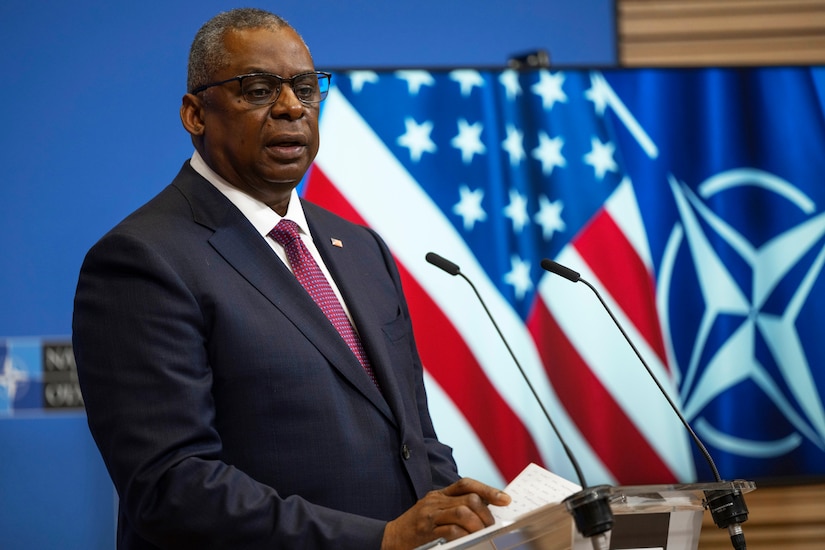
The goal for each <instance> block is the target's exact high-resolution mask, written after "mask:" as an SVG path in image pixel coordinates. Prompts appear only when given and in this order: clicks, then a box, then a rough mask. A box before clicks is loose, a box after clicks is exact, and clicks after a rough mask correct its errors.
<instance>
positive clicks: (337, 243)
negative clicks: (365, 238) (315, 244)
mask: <svg viewBox="0 0 825 550" xmlns="http://www.w3.org/2000/svg"><path fill="white" fill-rule="evenodd" d="M329 242H331V243H332V246H337V247H338V248H344V243H343V242H341V239H336V238H335V237H331V238H330V239H329Z"/></svg>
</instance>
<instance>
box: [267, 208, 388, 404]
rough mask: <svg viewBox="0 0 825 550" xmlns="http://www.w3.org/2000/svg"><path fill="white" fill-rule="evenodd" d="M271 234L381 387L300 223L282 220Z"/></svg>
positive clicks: (305, 285)
mask: <svg viewBox="0 0 825 550" xmlns="http://www.w3.org/2000/svg"><path fill="white" fill-rule="evenodd" d="M269 236H270V237H272V238H273V239H275V242H277V243H279V244H281V245H282V246H283V247H284V251H286V257H287V259H288V260H289V265H290V266H291V267H292V272H293V273H294V274H295V277H296V278H297V279H298V282H300V283H301V285H303V287H304V288H305V289H306V291H307V292H308V293H309V295H310V296H311V297H312V299H313V300H315V303H316V304H318V307H320V308H321V311H323V312H324V314H325V315H326V316H327V318H328V319H329V320H330V322H331V323H332V326H334V327H335V329H336V330H337V331H338V333H339V334H340V335H341V337H342V338H343V339H344V341H345V342H346V343H347V345H348V346H349V348H350V349H351V350H352V352H353V353H354V354H355V357H357V358H358V361H359V362H360V363H361V366H362V367H364V370H365V371H367V374H368V375H369V377H370V380H372V382H373V384H375V386H376V387H377V388H379V389H380V386H379V385H378V380H376V379H375V373H374V372H373V371H372V366H371V365H370V361H369V359H368V358H367V354H366V353H364V346H363V345H361V338H360V337H359V336H358V333H356V332H355V329H354V328H353V326H352V323H350V320H349V317H347V314H346V312H345V311H344V308H343V307H342V306H341V302H339V301H338V298H337V297H336V296H335V292H334V291H333V290H332V287H331V286H330V284H329V281H327V278H326V277H324V274H323V272H321V268H319V267H318V264H317V263H316V262H315V259H314V258H313V257H312V254H310V252H309V250H308V249H307V247H306V245H305V244H304V242H303V241H302V240H301V235H300V234H299V233H298V224H296V223H295V222H294V221H292V220H286V219H283V220H281V221H280V222H278V225H276V226H275V228H274V229H273V230H272V231H270V232H269Z"/></svg>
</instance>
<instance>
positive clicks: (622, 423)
mask: <svg viewBox="0 0 825 550" xmlns="http://www.w3.org/2000/svg"><path fill="white" fill-rule="evenodd" d="M620 76H621V75H620ZM625 76H626V75H625ZM626 78H630V79H631V80H632V78H633V77H627V76H626ZM639 80H641V79H639ZM623 84H624V85H625V86H628V87H629V88H630V87H632V86H631V85H628V84H627V81H623ZM322 105H323V110H322V114H321V149H320V153H319V155H318V158H317V159H316V162H315V165H314V167H313V169H312V171H311V172H310V175H309V177H308V180H307V182H306V185H305V187H304V189H303V193H304V196H305V197H307V198H308V199H309V200H312V201H313V202H316V203H318V204H321V205H322V206H326V207H327V208H330V209H331V210H333V211H336V212H338V213H339V214H341V215H343V216H345V217H347V218H349V219H351V220H353V221H356V222H358V223H362V224H365V225H369V226H371V227H373V228H375V229H376V230H377V231H378V232H379V233H380V234H381V235H382V236H383V237H384V239H385V240H386V241H387V243H388V245H389V246H390V248H391V249H392V251H393V254H394V255H395V257H396V259H397V261H398V263H399V267H400V269H401V272H402V277H403V283H404V288H405V292H406V294H407V298H408V301H409V303H410V309H411V314H412V316H413V324H414V329H415V334H416V339H417V342H418V346H419V351H420V353H421V357H422V361H423V363H424V367H425V381H426V384H427V390H428V396H429V400H430V410H431V413H432V416H433V420H434V422H435V425H436V430H437V432H438V434H439V437H440V439H441V440H443V441H444V442H445V443H447V444H449V445H451V446H453V447H454V449H455V456H456V460H457V462H458V465H459V471H460V473H461V474H462V475H465V476H470V477H475V478H478V479H481V480H483V481H485V482H488V483H491V484H497V485H502V486H503V485H504V484H505V483H506V482H508V481H509V480H511V479H512V478H513V477H515V476H516V475H517V474H518V473H519V472H520V471H521V470H522V469H523V468H524V467H525V466H526V465H527V464H529V463H530V462H535V463H538V464H540V465H543V466H545V467H547V468H548V469H551V470H553V471H555V472H556V473H558V474H560V475H562V476H564V477H566V478H568V479H570V480H572V481H575V482H579V481H581V480H579V479H577V477H576V475H575V471H574V469H573V467H572V465H571V464H570V462H569V460H568V458H567V457H566V455H565V454H564V452H563V449H562V447H561V445H560V444H559V441H558V439H557V437H556V435H555V434H554V433H553V431H552V430H551V428H550V426H549V425H548V422H547V420H546V418H545V417H544V414H543V413H542V411H541V408H540V407H539V405H538V404H537V402H536V400H535V399H534V397H533V395H532V393H531V392H530V390H529V388H528V386H527V384H526V383H525V381H524V380H523V379H522V378H521V376H520V374H519V370H518V369H517V367H516V365H515V364H514V362H513V360H512V358H511V357H510V355H509V353H508V351H507V348H506V347H505V345H504V344H503V343H502V342H501V341H500V340H499V337H498V335H497V333H496V331H495V329H494V327H493V326H492V324H491V323H490V321H489V319H488V318H487V316H486V314H485V313H484V310H483V308H482V306H481V305H480V304H479V302H478V301H477V298H476V296H475V294H474V293H473V290H472V289H471V288H470V287H469V286H468V285H467V283H466V282H465V281H463V280H461V278H458V277H455V278H453V277H450V276H449V275H448V274H446V273H444V272H442V271H440V270H439V269H437V268H435V267H433V266H432V265H430V264H429V263H427V262H426V261H425V259H424V258H425V255H426V254H427V253H428V252H431V251H432V252H435V253H437V254H440V255H441V256H443V257H445V258H447V259H449V260H451V261H453V262H455V263H456V264H458V265H459V266H460V268H461V272H462V273H463V274H464V275H466V276H467V278H469V279H470V280H471V281H473V283H474V284H475V286H476V288H477V289H478V291H479V293H480V295H481V296H482V297H483V298H484V300H485V302H486V304H487V306H488V308H489V309H490V311H491V314H492V315H493V316H494V318H495V319H496V321H497V322H498V324H499V325H500V326H501V329H502V332H503V333H504V335H505V337H506V338H507V340H508V341H509V343H510V345H511V346H512V348H513V351H514V353H515V355H516V356H517V358H518V361H519V362H520V364H521V366H522V367H523V369H524V371H525V372H526V374H527V376H528V377H529V379H530V381H531V383H532V385H533V387H534V388H535V389H536V391H537V393H538V394H539V398H540V399H541V401H542V403H543V404H544V406H545V407H546V409H547V410H548V411H549V414H550V415H551V417H552V418H553V421H554V423H555V424H556V425H557V426H558V428H559V430H560V432H561V434H562V437H563V438H564V440H565V441H566V442H567V444H568V445H569V446H570V448H571V450H572V452H573V454H574V455H575V456H576V458H577V459H578V461H579V463H580V464H581V466H582V469H583V471H584V472H585V475H586V478H587V479H586V482H587V483H588V484H594V483H610V484H617V485H619V484H621V485H628V484H646V483H667V482H675V481H693V480H695V479H696V478H697V468H702V467H704V466H699V465H698V464H695V463H694V460H695V458H694V457H695V456H696V455H695V450H694V449H693V447H692V442H691V441H690V440H689V437H688V435H687V432H686V431H685V429H684V428H683V427H682V425H681V424H680V422H679V420H678V418H677V417H676V415H675V414H674V412H673V411H672V410H671V409H670V406H669V405H668V403H667V402H666V400H665V399H664V398H663V397H662V396H661V394H660V393H659V390H658V389H657V388H656V386H655V384H654V382H653V381H652V380H651V379H650V376H649V375H648V373H647V372H646V371H645V369H644V368H643V367H642V365H641V364H640V363H639V361H638V359H637V358H636V357H635V355H634V353H633V351H632V349H631V348H630V346H629V345H628V343H627V342H626V341H625V340H624V338H623V337H622V335H621V333H620V332H619V331H618V330H617V329H616V327H615V326H614V325H613V323H612V321H611V320H610V317H609V316H608V315H607V313H606V312H605V311H604V310H603V309H602V306H601V305H600V303H599V301H598V300H597V299H596V298H595V297H594V296H593V295H592V293H591V292H590V290H589V289H588V288H586V287H585V286H584V285H581V284H577V285H574V284H572V283H571V282H569V281H566V280H564V279H562V278H560V277H558V276H556V275H553V274H550V273H547V272H545V271H544V270H542V268H541V266H540V261H541V260H542V259H543V258H551V259H555V260H557V261H558V262H560V263H562V264H564V265H566V266H568V267H571V268H572V269H575V270H576V271H578V272H580V273H581V274H582V277H583V278H584V279H586V280H587V281H588V282H590V283H591V284H593V285H594V286H595V287H596V288H598V289H599V292H600V293H601V295H602V297H603V298H604V299H605V301H606V303H607V304H608V306H609V307H610V308H611V310H612V311H613V312H614V314H615V315H616V317H617V318H618V320H619V322H620V323H621V324H622V325H623V327H624V328H625V330H626V331H627V333H628V335H629V337H630V338H631V340H632V341H633V342H634V343H635V345H636V346H637V347H638V348H639V350H640V353H641V354H642V356H643V357H644V358H645V361H646V362H647V363H648V365H649V366H650V368H651V370H652V371H653V373H654V375H655V376H656V378H657V380H658V381H659V382H660V383H661V384H662V386H663V387H664V388H665V389H666V391H667V392H668V394H669V395H670V396H671V398H672V399H673V400H674V402H675V403H677V405H678V406H679V407H682V406H683V405H684V403H685V401H689V399H688V398H689V397H690V395H688V394H685V393H684V392H683V390H684V388H685V387H686V386H685V382H686V381H687V382H689V383H695V380H698V378H697V377H696V376H698V375H695V376H694V375H693V374H690V373H691V372H692V373H696V372H697V371H696V369H693V370H690V371H689V372H688V369H687V367H686V366H685V365H684V364H685V363H690V365H691V367H692V366H694V364H699V363H702V362H701V361H693V362H690V361H680V360H679V355H680V354H682V353H683V350H681V349H675V348H674V338H673V335H672V334H671V330H672V328H673V327H672V325H673V320H672V317H673V316H674V314H673V312H672V311H670V312H669V309H668V308H669V305H668V304H669V302H667V300H666V298H667V296H665V294H664V290H663V289H665V287H664V286H663V285H662V282H661V281H662V280H663V279H662V276H663V273H665V271H666V270H665V267H667V266H671V265H674V264H673V263H672V262H671V263H668V262H666V261H665V260H667V259H668V258H671V257H672V256H668V255H667V251H668V250H671V249H668V248H667V247H666V246H662V245H660V241H661V238H660V236H658V235H651V225H650V217H651V214H649V213H648V212H647V209H651V210H653V211H655V210H656V209H657V205H656V203H655V201H651V200H649V198H648V196H647V195H644V196H642V195H640V191H639V189H638V186H637V185H635V181H634V179H635V173H633V174H631V171H630V169H629V168H628V163H629V162H631V161H629V157H630V156H631V155H632V156H633V160H632V163H633V164H634V166H638V165H640V164H644V163H647V164H648V165H650V166H655V165H657V164H658V163H660V161H661V155H660V148H659V145H658V143H657V142H656V141H654V139H653V138H652V137H651V136H650V135H649V133H648V132H647V131H646V129H645V125H644V124H642V123H640V122H639V121H638V120H637V119H636V118H635V117H634V114H633V112H632V111H631V109H629V108H628V107H627V105H626V104H625V102H624V101H623V100H622V98H621V97H620V96H619V94H617V92H616V90H615V89H614V87H613V86H611V84H610V83H609V81H608V79H607V78H606V77H605V75H604V74H603V73H602V72H599V71H587V70H569V71H551V70H533V71H523V72H521V71H515V70H503V71H480V70H470V69H459V70H445V71H424V70H397V71H382V72H375V71H351V72H346V73H340V74H336V75H335V76H334V86H333V88H332V90H331V91H330V94H329V96H328V98H327V99H326V101H325V102H324V103H323V104H322ZM820 145H821V144H820ZM823 158H825V155H823ZM640 159H641V160H640ZM680 176H681V177H684V174H679V173H676V174H670V173H668V175H667V176H663V177H662V178H661V181H659V182H657V185H658V187H657V189H659V190H660V191H661V190H662V189H664V190H666V191H667V190H671V191H672V195H670V197H669V200H670V202H675V203H676V204H681V203H680V202H679V201H680V199H679V197H681V196H683V195H684V196H688V195H689V192H688V191H684V192H683V191H682V189H683V188H684V189H687V187H684V184H683V182H682V181H681V180H680V179H679V177H680ZM645 192H646V191H645ZM674 196H676V197H677V198H676V199H674ZM645 204H646V205H647V206H646V207H643V206H644V205H645ZM668 223H669V224H670V225H669V226H668V227H670V228H672V227H676V226H677V225H679V224H681V225H679V227H683V228H686V229H687V230H689V229H690V227H689V225H688V224H687V223H686V222H685V221H684V216H683V220H682V221H680V222H678V223H677V222H674V221H673V219H670V220H669V221H668ZM668 242H670V243H671V246H672V247H677V244H678V243H679V242H682V241H674V240H673V239H671V240H670V241H668ZM674 242H676V244H673V243H674ZM652 243H653V246H652ZM819 246H820V247H821V244H820V245H819ZM675 257H678V256H675ZM814 276H816V277H818V271H817V272H815V273H814ZM669 280H670V279H669ZM667 290H670V287H669V286H668V287H667ZM671 309H672V308H671ZM677 317H678V315H677ZM697 332H701V329H699V330H698V331H697ZM806 365H807V363H806ZM688 378H689V380H688ZM820 382H821V381H820ZM818 383H819V382H818ZM818 387H820V388H822V387H825V384H821V385H819V386H818ZM813 388H814V389H816V388H817V383H814V384H813ZM720 392H721V391H720ZM786 393H787V392H786ZM790 393H791V394H792V393H793V392H790ZM815 397H816V399H814V400H813V401H811V402H812V403H813V404H814V407H813V408H812V409H810V410H809V414H807V413H806V414H805V415H804V421H803V422H801V423H800V425H799V426H797V428H796V429H797V430H801V428H800V426H801V425H802V424H804V425H805V427H806V428H808V432H807V434H808V435H807V436H805V437H807V439H806V442H808V443H811V442H812V443H814V447H817V446H818V447H819V448H820V451H821V449H822V445H823V440H825V423H821V424H818V423H819V422H820V418H819V417H818V416H817V415H818V414H819V413H820V412H821V399H820V398H819V394H816V396H815ZM817 399H818V401H817ZM789 402H792V401H789ZM799 402H800V403H801V401H799ZM817 402H818V403H819V407H820V410H819V411H817V410H816V403H817ZM803 407H804V403H803ZM701 412H702V408H701V407H699V408H697V409H696V411H694V412H693V413H691V414H690V417H691V418H689V419H695V420H698V421H701V420H705V419H704V417H701V414H700V413H701ZM822 420H823V422H825V417H823V419H822ZM708 426H710V424H708ZM803 431H804V430H803ZM718 441H721V438H720V439H718ZM726 441H736V439H735V438H728V439H727V440H726ZM741 441H745V440H744V439H742V440H741ZM720 446H723V445H721V444H720ZM700 473H701V472H700ZM725 473H727V474H728V476H729V477H730V476H731V475H733V474H734V473H735V474H742V475H746V474H748V473H750V472H748V471H738V472H725ZM808 473H810V472H808Z"/></svg>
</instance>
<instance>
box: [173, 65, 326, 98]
mask: <svg viewBox="0 0 825 550" xmlns="http://www.w3.org/2000/svg"><path fill="white" fill-rule="evenodd" d="M309 75H315V76H316V77H317V78H318V85H319V88H323V87H324V86H323V85H322V84H321V83H322V82H323V81H324V80H326V90H325V91H323V92H319V93H320V94H321V99H319V100H318V101H309V100H306V99H302V98H300V97H298V96H297V95H296V96H295V97H298V101H300V102H301V103H304V104H306V105H316V104H318V103H321V102H322V101H323V100H324V99H326V97H327V93H329V87H330V83H331V80H332V73H327V72H324V71H310V72H306V73H301V74H296V75H295V76H293V77H291V78H284V77H282V76H281V75H277V74H274V73H247V74H239V75H238V76H233V77H232V78H227V79H226V80H221V81H220V82H210V83H209V84H204V85H203V86H198V87H197V88H194V89H193V90H191V91H190V92H189V93H190V94H199V93H201V92H202V91H204V90H208V89H209V88H212V87H214V86H222V85H223V84H228V83H229V82H233V81H235V80H237V81H238V84H240V86H241V97H243V98H244V101H246V102H247V103H250V104H252V105H272V104H273V103H275V102H276V101H278V98H279V97H281V90H283V89H284V83H285V82H286V83H288V84H289V87H290V88H292V87H293V85H294V84H295V80H297V79H299V78H303V77H306V76H309ZM253 76H269V77H274V78H276V79H277V80H278V93H277V94H273V95H274V97H271V98H269V99H268V100H267V101H266V103H255V102H253V101H249V99H247V97H246V95H245V94H244V93H243V80H244V79H245V78H249V77H253Z"/></svg>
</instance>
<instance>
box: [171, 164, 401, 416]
mask: <svg viewBox="0 0 825 550" xmlns="http://www.w3.org/2000/svg"><path fill="white" fill-rule="evenodd" d="M187 169H188V172H189V173H187ZM184 176H189V177H184ZM174 185H175V186H176V187H178V189H180V190H181V192H182V193H183V194H184V195H186V196H187V198H188V199H189V201H190V205H191V206H192V213H193V219H194V221H195V222H196V223H199V224H201V225H204V226H206V227H209V228H210V229H212V230H213V231H214V233H213V235H212V236H211V237H210V238H209V243H210V244H211V245H212V247H214V248H215V250H216V251H217V252H218V253H219V254H220V255H221V256H222V257H223V258H224V259H225V260H226V261H227V262H228V263H229V264H231V265H232V266H233V268H234V269H235V270H236V271H237V272H238V273H239V274H240V275H241V276H243V277H244V279H246V280H247V281H248V282H249V284H251V285H252V286H254V287H255V288H256V289H257V290H258V291H259V292H260V293H261V294H262V295H263V296H264V297H265V298H266V299H267V300H268V301H269V302H271V303H272V305H274V306H275V307H277V308H278V309H279V310H280V311H281V312H282V313H283V314H284V315H285V316H286V317H287V318H289V319H290V320H291V321H292V323H293V324H294V325H295V326H296V327H297V328H298V329H299V330H300V331H301V332H302V333H303V334H304V335H305V336H306V338H307V339H308V340H309V341H310V342H312V344H313V345H314V346H315V347H316V348H317V349H318V351H319V352H320V353H322V354H323V355H324V356H325V357H326V358H327V360H328V361H329V363H330V364H331V365H332V366H333V367H334V368H335V369H337V370H338V371H339V372H340V373H341V375H342V376H344V377H345V378H346V379H347V380H348V381H349V382H350V383H351V384H352V385H353V386H355V387H356V388H357V389H358V390H359V391H360V392H361V393H362V394H364V396H365V397H366V398H367V399H368V400H369V401H371V402H372V403H373V404H374V405H375V406H376V407H378V408H379V409H380V410H381V411H382V412H383V413H384V415H385V416H386V417H387V418H388V419H390V420H391V421H393V422H394V416H393V414H392V412H391V410H390V409H389V407H388V405H387V402H386V401H385V400H384V398H383V397H382V395H381V392H379V391H378V390H377V389H376V387H375V386H374V385H373V383H372V381H371V380H370V379H369V377H368V376H367V374H366V372H365V371H364V369H363V367H361V364H360V363H359V362H358V359H357V358H356V357H355V355H354V354H353V353H352V351H351V350H350V349H349V346H347V344H346V342H344V340H343V339H342V338H341V336H340V335H339V334H338V332H337V331H336V330H335V327H333V326H332V324H331V323H330V322H329V319H327V317H326V315H324V313H323V312H322V311H321V309H320V308H319V307H318V306H317V305H316V304H315V302H314V301H313V300H312V298H311V297H310V296H309V294H307V292H306V291H305V290H304V288H303V287H302V286H301V284H300V283H299V282H298V281H297V279H295V276H294V275H293V274H292V273H291V272H290V271H289V270H288V269H287V268H286V266H284V265H283V262H281V261H280V260H279V259H278V258H277V257H276V256H275V254H274V253H273V252H272V249H271V248H270V247H269V245H268V244H267V243H266V241H265V240H264V239H263V238H262V237H261V235H260V234H259V233H258V232H257V231H256V230H255V229H254V227H252V224H250V223H249V221H248V220H247V219H246V218H245V217H244V216H243V214H242V213H241V212H240V211H239V210H238V209H237V208H235V207H234V205H232V203H231V202H230V201H229V200H228V199H227V198H226V197H224V196H223V194H221V193H220V191H218V190H217V189H215V188H214V187H213V186H212V185H211V184H209V183H208V182H207V181H205V180H204V179H203V178H201V177H200V176H199V175H198V174H197V173H196V172H194V170H192V169H191V168H190V167H189V166H188V165H187V166H186V167H185V168H184V170H183V171H182V173H181V175H180V176H179V177H178V178H177V179H176V180H175V182H174ZM322 254H324V259H325V261H326V259H327V255H328V254H327V253H322ZM336 281H337V279H336ZM348 305H349V302H348ZM365 345H366V343H365ZM382 389H383V386H382Z"/></svg>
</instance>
